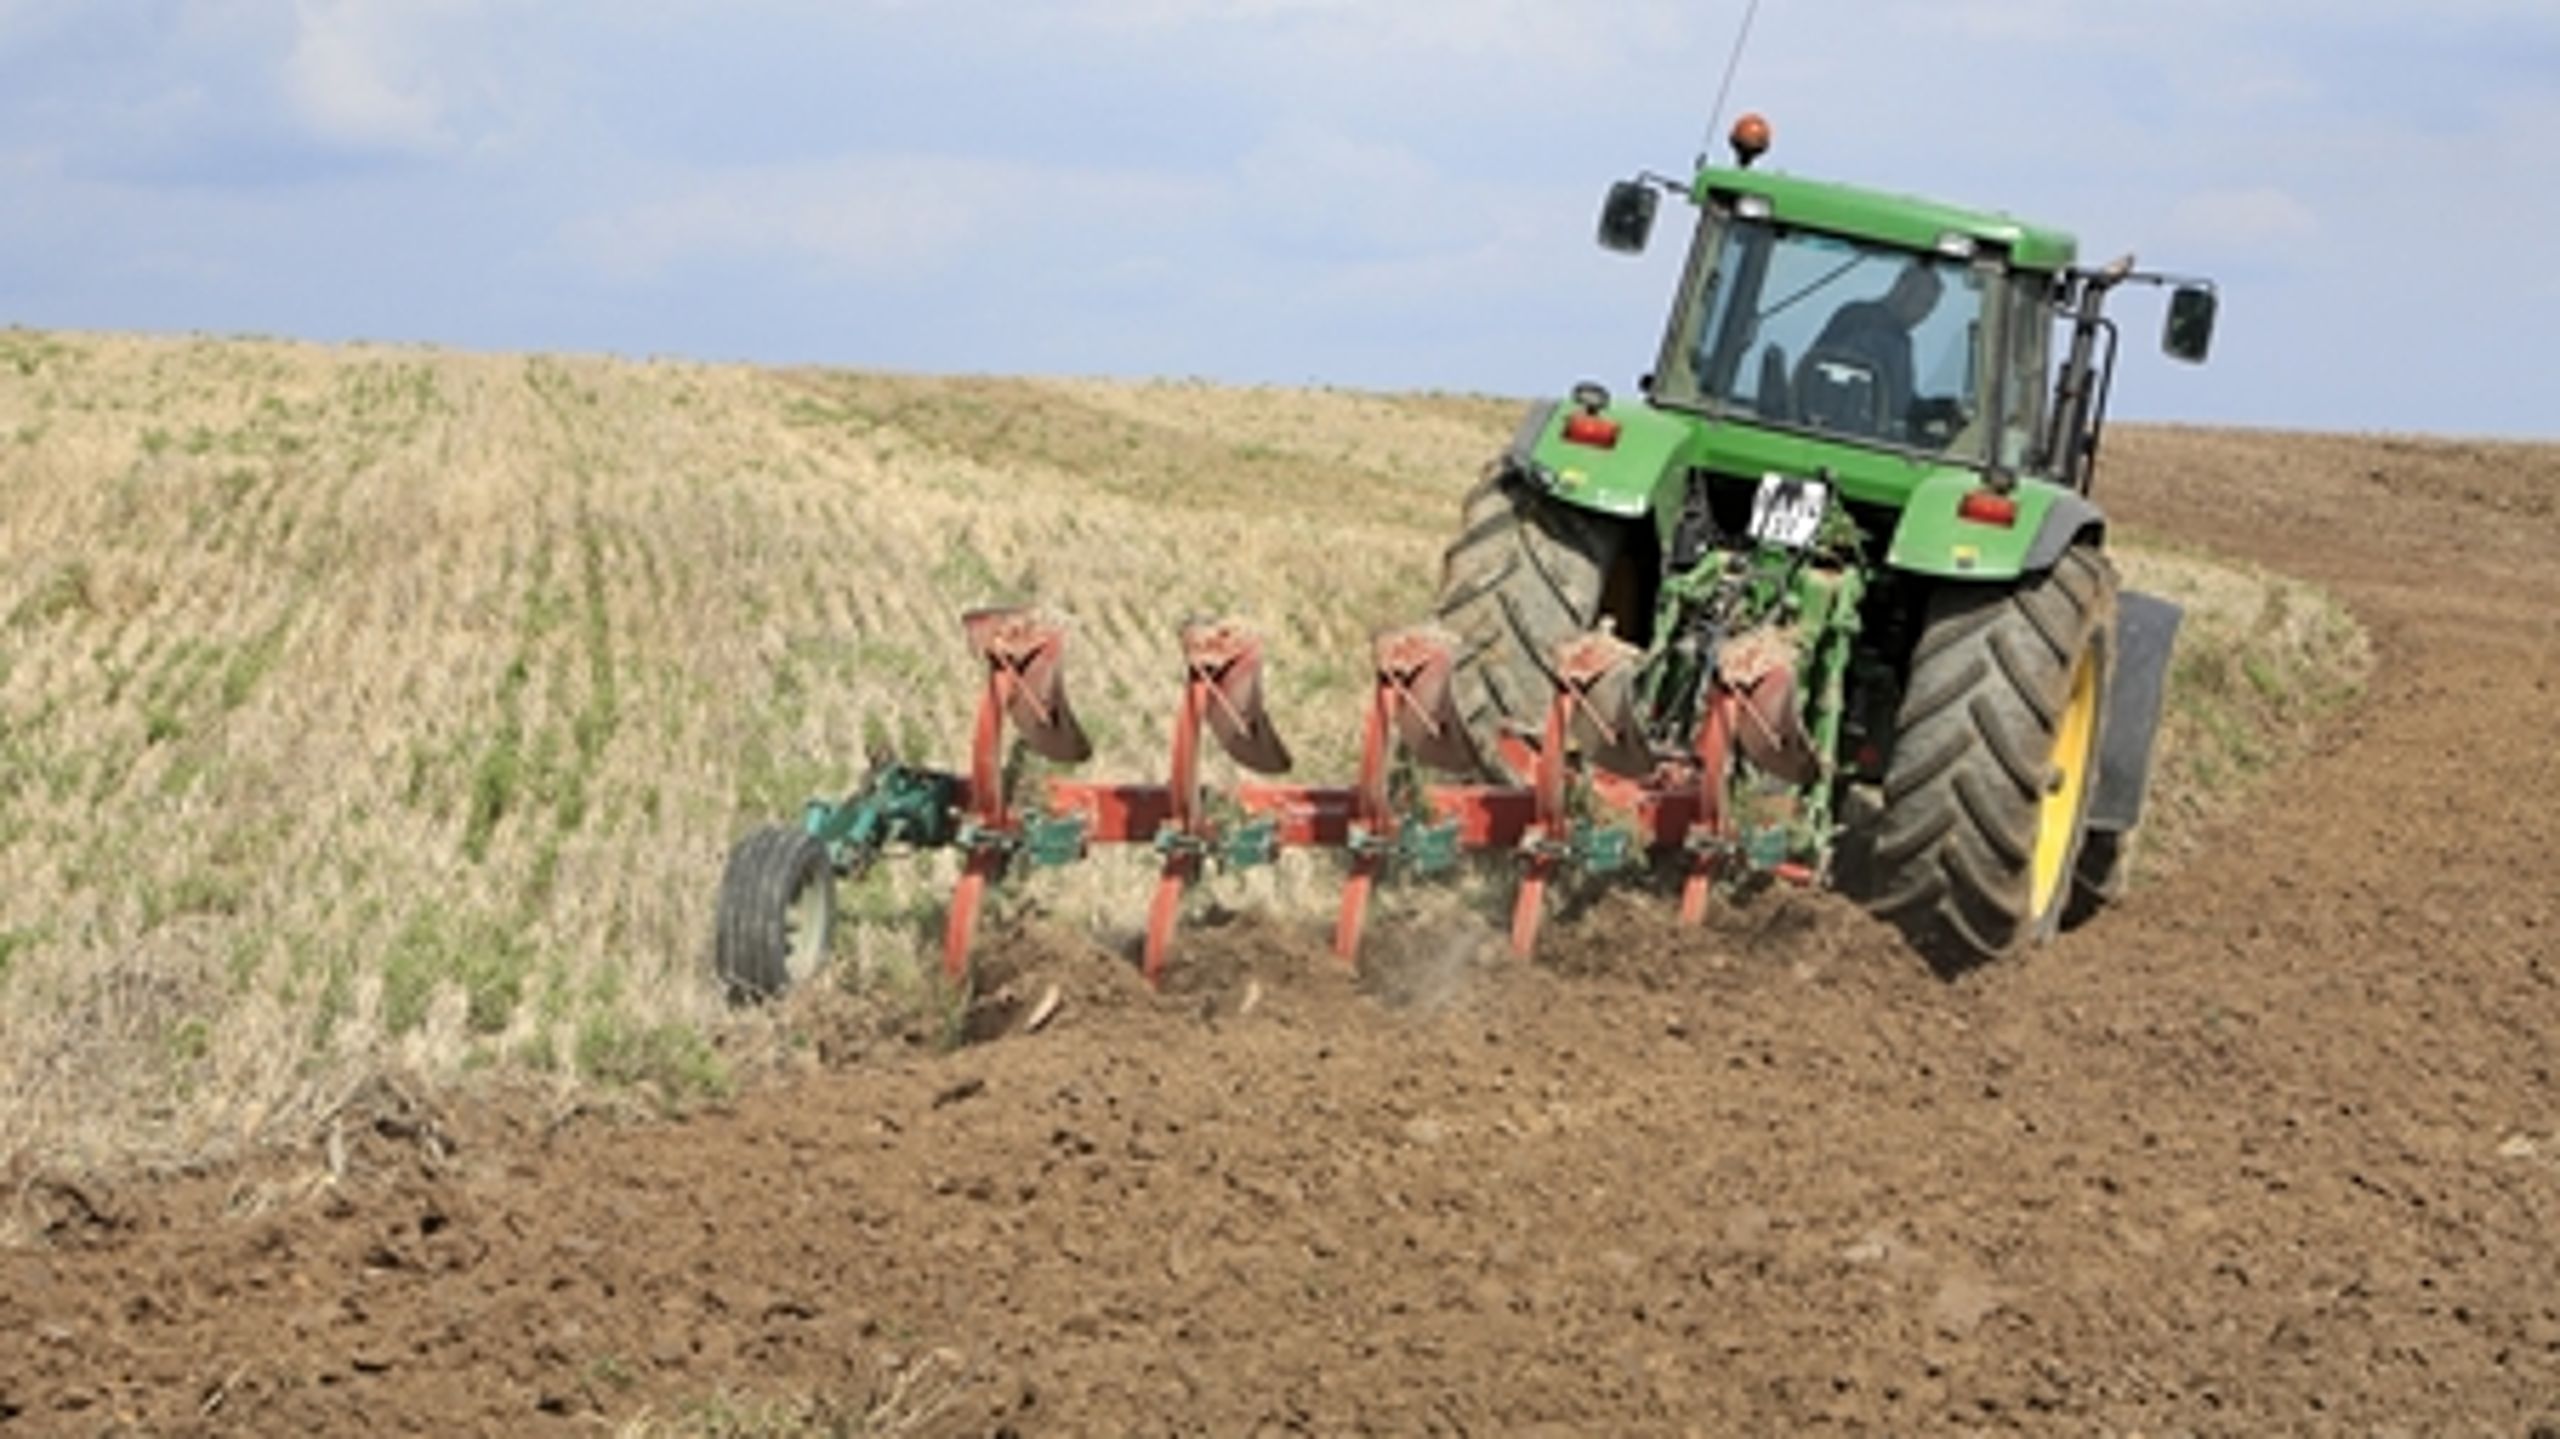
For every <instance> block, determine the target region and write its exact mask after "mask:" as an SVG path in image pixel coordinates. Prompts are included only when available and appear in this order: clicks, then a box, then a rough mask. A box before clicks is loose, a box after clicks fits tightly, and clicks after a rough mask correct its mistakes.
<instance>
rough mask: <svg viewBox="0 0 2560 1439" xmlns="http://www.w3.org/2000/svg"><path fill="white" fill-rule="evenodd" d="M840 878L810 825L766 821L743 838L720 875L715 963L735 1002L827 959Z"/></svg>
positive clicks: (775, 991) (779, 987)
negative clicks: (801, 827)
mask: <svg viewBox="0 0 2560 1439" xmlns="http://www.w3.org/2000/svg"><path fill="white" fill-rule="evenodd" d="M835 926H836V877H835V871H834V868H833V867H832V866H831V865H830V864H829V863H828V861H827V847H826V846H825V845H824V844H821V843H820V842H819V841H818V840H817V838H816V837H815V836H813V835H811V834H810V833H809V832H808V831H806V830H803V829H799V828H797V827H794V826H790V825H768V826H767V827H765V828H763V829H760V830H757V831H756V832H755V833H753V834H751V835H748V836H747V837H746V838H745V839H743V840H740V841H739V842H738V847H737V848H736V849H733V850H731V851H730V852H729V868H728V870H727V872H725V873H724V874H723V875H722V876H721V878H720V917H719V920H718V923H717V925H716V928H715V932H714V938H713V945H712V965H713V967H714V968H715V969H717V970H718V971H719V974H720V982H721V984H722V986H723V987H724V988H725V989H726V990H727V991H728V995H729V1000H730V1002H731V1003H733V1004H753V1003H756V1002H757V1001H760V1000H766V999H771V998H773V997H774V996H776V995H779V994H781V993H782V992H783V991H784V990H787V989H789V988H790V987H791V986H793V985H795V984H799V983H802V982H803V981H805V980H807V979H808V978H809V977H810V976H811V975H813V974H815V973H817V971H818V969H819V968H820V967H821V966H822V965H824V964H825V963H826V962H827V950H828V946H829V945H830V944H831V943H832V942H833V940H834V937H835Z"/></svg>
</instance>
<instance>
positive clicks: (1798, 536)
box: [1751, 474, 1831, 550]
mask: <svg viewBox="0 0 2560 1439" xmlns="http://www.w3.org/2000/svg"><path fill="white" fill-rule="evenodd" d="M1830 508H1831V487H1830V486H1829V485H1826V484H1824V483H1823V482H1822V481H1820V480H1800V479H1797V478H1795V477H1794V476H1792V475H1775V474H1772V475H1763V476H1761V477H1760V492H1759V493H1758V494H1756V495H1754V496H1752V498H1751V538H1753V539H1755V540H1757V541H1759V542H1760V543H1762V544H1764V545H1784V546H1785V547H1786V548H1788V549H1791V550H1801V549H1804V548H1806V547H1807V546H1809V545H1811V544H1812V543H1813V541H1814V537H1815V536H1817V535H1819V534H1821V533H1822V516H1823V514H1824V513H1825V512H1826V511H1828V510H1829V509H1830Z"/></svg>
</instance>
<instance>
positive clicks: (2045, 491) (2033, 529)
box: [1885, 469, 2107, 580]
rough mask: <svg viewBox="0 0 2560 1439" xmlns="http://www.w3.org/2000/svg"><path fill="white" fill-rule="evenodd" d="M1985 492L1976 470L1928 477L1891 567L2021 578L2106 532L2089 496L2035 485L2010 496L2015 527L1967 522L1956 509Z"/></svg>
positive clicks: (1901, 525)
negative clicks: (2014, 503) (2014, 505)
mask: <svg viewBox="0 0 2560 1439" xmlns="http://www.w3.org/2000/svg"><path fill="white" fill-rule="evenodd" d="M1980 488H1982V477H1981V476H1980V475H1978V474H1976V473H1974V472H1973V471H1971V470H1957V469H1948V470H1939V471H1937V472H1935V473H1933V474H1931V475H1929V476H1928V477H1927V478H1926V479H1923V480H1922V481H1921V482H1920V483H1919V484H1918V485H1917V486H1915V487H1913V489H1912V491H1911V498H1910V500H1909V502H1908V503H1906V504H1905V505H1904V506H1903V508H1902V516H1901V518H1900V519H1899V520H1897V521H1895V523H1894V527H1893V546H1892V548H1891V550H1890V551H1888V552H1887V554H1886V556H1885V563H1886V564H1888V565H1891V566H1892V567H1893V568H1895V569H1898V570H1908V571H1910V572H1912V573H1913V574H1922V575H1932V576H1935V577H1937V578H1939V579H1949V580H2014V579H2016V578H2017V577H2018V576H2020V575H2026V574H2034V573H2035V572H2037V571H2038V570H2046V569H2051V568H2052V567H2053V565H2054V562H2055V561H2057V560H2059V559H2061V558H2062V552H2063V550H2064V549H2065V548H2066V547H2068V546H2069V545H2071V544H2072V543H2073V542H2075V541H2078V540H2081V539H2083V538H2089V539H2095V538H2098V537H2100V536H2102V535H2103V534H2104V533H2105V531H2106V524H2107V521H2106V516H2105V515H2104V514H2102V513H2100V511H2099V509H2098V507H2097V506H2096V505H2093V504H2091V503H2089V501H2088V498H2087V497H2086V496H2084V495H2081V494H2080V493H2079V492H2078V491H2076V490H2067V489H2064V488H2063V487H2061V486H2060V485H2054V484H2047V483H2046V482H2045V481H2043V480H2033V479H2027V480H2020V481H2019V482H2018V486H2017V488H2016V489H2014V490H2012V491H2011V492H2010V497H2011V498H2012V499H2015V500H2016V501H2017V502H2018V511H2017V516H2016V519H2015V521H2014V522H2013V523H2011V524H2008V525H1988V524H1983V523H1981V522H1979V521H1976V520H1969V519H1966V518H1965V517H1964V515H1963V514H1962V512H1961V511H1960V510H1959V509H1958V508H1957V507H1958V506H1959V505H1961V504H1962V503H1963V502H1964V497H1965V496H1966V495H1968V494H1970V493H1972V492H1973V491H1975V490H1978V489H1980Z"/></svg>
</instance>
